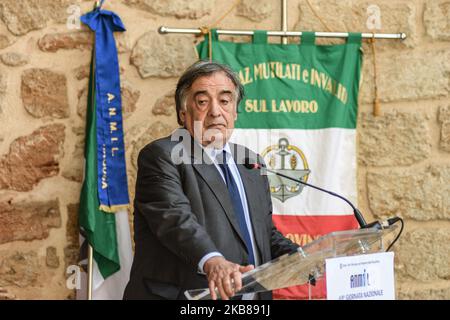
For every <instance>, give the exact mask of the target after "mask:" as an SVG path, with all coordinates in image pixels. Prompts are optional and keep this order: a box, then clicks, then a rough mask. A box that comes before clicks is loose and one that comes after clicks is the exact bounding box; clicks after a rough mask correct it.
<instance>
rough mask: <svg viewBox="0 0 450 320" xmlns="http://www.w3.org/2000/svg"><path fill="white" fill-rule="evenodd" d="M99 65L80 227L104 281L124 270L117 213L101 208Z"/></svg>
mask: <svg viewBox="0 0 450 320" xmlns="http://www.w3.org/2000/svg"><path fill="white" fill-rule="evenodd" d="M94 68H95V63H94V59H92V62H91V73H90V77H89V91H88V106H87V113H86V140H85V147H84V154H85V161H86V163H85V177H84V183H83V187H82V189H81V195H80V207H79V208H80V209H79V215H78V219H79V224H80V228H81V229H82V230H83V233H84V236H85V237H86V239H87V241H88V242H89V244H90V245H91V246H92V247H93V250H94V259H95V261H96V262H97V265H98V268H99V271H100V273H101V274H102V276H103V278H107V277H109V276H110V275H111V274H113V273H115V272H116V271H118V270H119V269H120V261H119V254H118V248H117V236H116V218H115V216H114V214H113V213H107V212H104V211H102V210H100V209H99V207H100V203H99V199H98V189H97V188H98V183H97V177H98V175H97V126H96V101H95V72H94Z"/></svg>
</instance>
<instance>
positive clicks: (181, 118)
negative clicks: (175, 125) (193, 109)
mask: <svg viewBox="0 0 450 320" xmlns="http://www.w3.org/2000/svg"><path fill="white" fill-rule="evenodd" d="M179 115H180V120H181V122H182V123H183V125H184V120H185V119H186V110H181V111H180V113H179Z"/></svg>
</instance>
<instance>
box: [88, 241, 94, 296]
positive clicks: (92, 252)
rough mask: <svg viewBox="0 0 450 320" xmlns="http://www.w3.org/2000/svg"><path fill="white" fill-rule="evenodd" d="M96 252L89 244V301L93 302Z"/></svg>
mask: <svg viewBox="0 0 450 320" xmlns="http://www.w3.org/2000/svg"><path fill="white" fill-rule="evenodd" d="M93 259H94V250H93V249H92V246H91V244H88V285H87V299H88V300H92V278H93V277H92V276H93V275H92V270H93V264H94V262H93Z"/></svg>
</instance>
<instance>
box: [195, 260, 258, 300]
mask: <svg viewBox="0 0 450 320" xmlns="http://www.w3.org/2000/svg"><path fill="white" fill-rule="evenodd" d="M252 269H254V266H253V265H248V266H241V265H239V264H237V263H233V262H230V261H228V260H226V259H225V258H224V257H212V258H210V259H208V260H206V262H205V265H204V266H203V270H204V271H205V273H206V276H207V278H208V285H209V291H210V293H211V298H212V299H213V300H216V299H217V294H216V291H215V288H216V287H217V290H218V291H219V294H220V297H221V298H222V299H223V300H228V299H229V298H230V297H232V296H234V295H235V293H236V292H238V291H239V290H241V289H242V281H241V278H242V274H243V273H245V272H247V271H250V270H252Z"/></svg>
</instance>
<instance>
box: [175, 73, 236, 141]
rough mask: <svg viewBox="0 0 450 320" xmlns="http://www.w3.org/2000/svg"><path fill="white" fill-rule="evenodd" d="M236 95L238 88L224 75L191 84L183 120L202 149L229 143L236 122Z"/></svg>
mask: <svg viewBox="0 0 450 320" xmlns="http://www.w3.org/2000/svg"><path fill="white" fill-rule="evenodd" d="M235 92H236V87H235V85H234V84H233V82H232V81H231V80H230V79H229V78H228V77H227V76H226V75H225V73H223V72H215V73H213V74H211V75H209V76H205V77H200V78H198V79H197V80H195V81H194V83H193V84H192V86H191V88H190V90H189V92H188V94H187V97H186V108H185V109H183V110H182V111H181V112H180V117H181V120H182V121H183V123H184V126H185V128H186V129H187V130H188V131H189V133H190V134H191V136H193V137H194V138H195V139H196V140H197V141H198V142H200V143H201V144H202V145H203V146H207V145H209V144H211V143H212V144H213V146H214V147H216V148H222V147H223V145H224V144H225V143H226V142H227V141H228V140H229V138H230V136H231V134H232V131H233V128H234V121H235V120H236V118H237V112H236V107H237V106H236V93H235Z"/></svg>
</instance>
